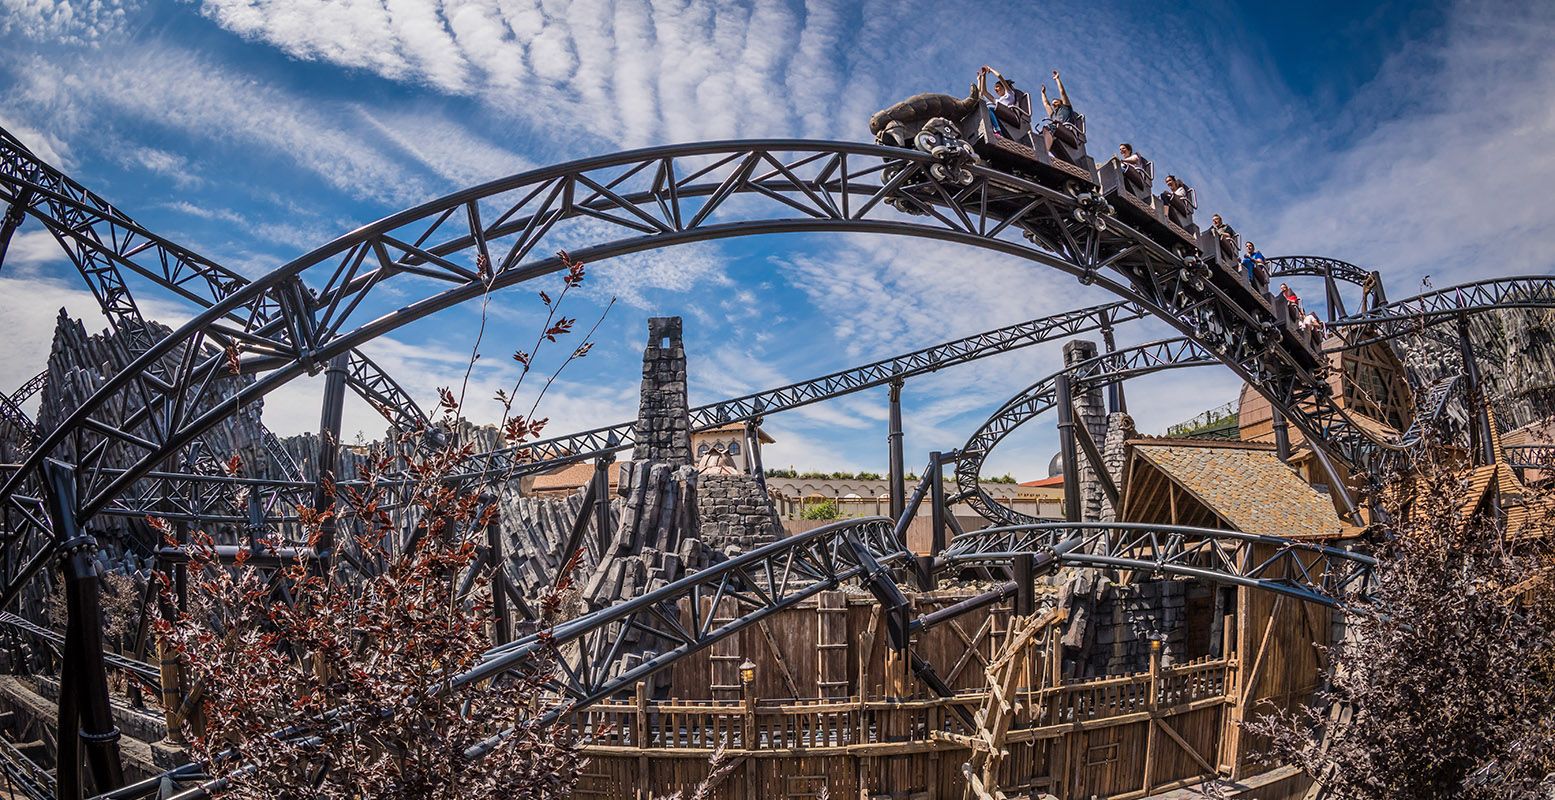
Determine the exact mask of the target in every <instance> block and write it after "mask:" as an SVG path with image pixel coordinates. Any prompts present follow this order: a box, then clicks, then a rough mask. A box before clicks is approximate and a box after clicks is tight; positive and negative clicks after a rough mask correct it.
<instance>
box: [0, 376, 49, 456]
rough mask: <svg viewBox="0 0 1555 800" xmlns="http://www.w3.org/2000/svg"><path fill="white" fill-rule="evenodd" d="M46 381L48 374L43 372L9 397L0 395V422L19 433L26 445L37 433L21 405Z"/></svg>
mask: <svg viewBox="0 0 1555 800" xmlns="http://www.w3.org/2000/svg"><path fill="white" fill-rule="evenodd" d="M48 380H49V372H48V370H44V371H42V372H40V373H38V374H37V375H34V376H32V377H31V378H28V379H27V382H26V383H24V384H22V385H21V386H20V387H18V388H17V390H16V391H14V392H12V393H11V395H10V396H9V397H7V396H5V395H0V420H4V421H5V422H7V423H9V424H10V425H11V427H12V428H14V429H15V430H17V431H20V432H21V433H22V435H23V436H24V437H25V442H26V443H28V444H30V443H31V442H32V438H33V436H34V435H35V434H36V433H37V432H38V425H37V423H35V422H33V421H32V417H29V416H27V412H25V411H23V410H22V403H25V402H27V400H28V399H29V398H31V397H32V396H33V395H34V394H37V393H38V390H39V389H42V388H43V384H45V383H47V382H48Z"/></svg>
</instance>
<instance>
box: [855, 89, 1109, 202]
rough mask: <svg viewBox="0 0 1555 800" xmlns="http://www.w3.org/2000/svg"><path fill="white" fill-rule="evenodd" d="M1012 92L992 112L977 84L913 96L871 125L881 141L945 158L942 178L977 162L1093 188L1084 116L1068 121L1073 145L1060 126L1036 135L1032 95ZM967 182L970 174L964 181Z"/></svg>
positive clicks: (1051, 184) (1076, 188)
mask: <svg viewBox="0 0 1555 800" xmlns="http://www.w3.org/2000/svg"><path fill="white" fill-rule="evenodd" d="M1015 94H1016V102H1015V103H1014V104H1013V106H1005V107H997V108H996V110H995V111H994V112H990V111H989V108H988V106H987V104H985V103H984V102H983V100H982V98H981V97H980V96H979V95H978V92H977V87H976V86H975V85H974V86H973V87H972V89H971V91H970V92H969V93H968V95H967V97H965V98H958V97H951V96H950V95H945V94H934V93H925V94H918V95H913V96H912V97H909V98H907V99H906V100H903V101H902V102H900V103H897V104H895V105H893V106H891V107H889V108H886V109H884V110H882V111H879V112H877V113H876V114H875V115H874V116H873V117H870V119H869V130H870V132H871V133H873V134H875V141H876V142H878V143H880V144H883V145H887V146H891V147H904V148H911V149H916V150H921V151H923V152H925V153H929V154H931V155H934V156H935V157H936V158H937V159H940V160H941V161H942V162H947V163H948V164H949V166H948V167H947V168H946V169H945V170H941V171H937V172H934V176H935V178H937V179H940V180H944V179H945V176H946V175H949V176H951V177H953V178H954V177H957V172H958V169H959V168H960V167H963V166H965V165H966V164H969V163H972V162H974V161H981V162H983V163H986V164H988V165H989V166H991V167H993V168H994V169H997V170H1000V171H1003V172H1008V173H1010V174H1012V175H1017V176H1019V177H1023V178H1027V179H1030V180H1033V181H1035V182H1037V183H1039V184H1041V185H1043V186H1046V187H1048V188H1051V189H1058V190H1062V191H1068V192H1069V193H1071V194H1079V193H1080V192H1082V191H1089V190H1091V189H1092V188H1094V186H1095V183H1096V178H1095V172H1094V169H1095V162H1093V161H1092V160H1091V159H1090V157H1089V156H1087V155H1085V145H1084V126H1085V120H1084V118H1083V117H1080V116H1079V115H1076V122H1077V123H1078V125H1077V126H1070V127H1073V128H1074V130H1076V131H1078V132H1079V137H1080V139H1079V142H1078V144H1077V145H1075V144H1070V143H1069V142H1068V141H1066V137H1067V138H1072V137H1071V136H1070V134H1071V133H1072V131H1068V130H1066V131H1062V132H1061V134H1062V135H1061V136H1058V137H1056V138H1055V135H1054V134H1052V133H1050V132H1043V133H1042V134H1041V135H1037V134H1035V133H1033V131H1032V128H1031V97H1030V95H1028V94H1027V93H1025V92H1022V91H1020V90H1016V91H1015ZM995 113H997V114H998V119H997V121H996V120H995V116H994V114H995ZM1050 142H1054V144H1050ZM963 150H966V151H970V153H969V154H970V155H971V156H972V158H970V159H967V158H965V155H964V154H963ZM1055 152H1057V153H1060V154H1061V155H1055ZM931 171H932V168H931ZM942 173H944V174H942ZM970 181H971V175H970V173H968V174H966V181H965V182H970Z"/></svg>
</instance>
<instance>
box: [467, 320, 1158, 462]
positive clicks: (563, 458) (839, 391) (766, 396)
mask: <svg viewBox="0 0 1555 800" xmlns="http://www.w3.org/2000/svg"><path fill="white" fill-rule="evenodd" d="M1145 314H1146V312H1145V311H1144V310H1143V309H1140V308H1139V307H1138V306H1136V305H1134V304H1132V303H1129V302H1126V301H1125V302H1116V303H1107V304H1104V305H1099V306H1091V307H1089V308H1081V309H1076V310H1074V311H1066V312H1064V313H1062V314H1054V315H1053V316H1049V317H1042V318H1040V319H1033V320H1027V321H1026V322H1019V323H1016V324H1014V325H1007V326H1005V327H1003V328H997V329H995V330H991V331H984V332H983V333H978V334H974V335H972V336H967V337H964V338H961V339H954V340H951V341H948V342H942V343H940V344H936V345H932V346H930V347H925V348H923V349H921V350H915V351H913V352H911V353H906V354H903V355H898V356H891V357H890V358H886V359H882V360H880V361H875V362H872V363H869V364H864V365H862V366H857V367H850V368H848V369H845V370H839V371H837V372H833V373H831V374H828V375H822V376H821V377H819V378H812V379H810V380H806V381H800V382H798V383H792V384H789V385H787V386H780V387H778V388H775V389H766V390H763V391H759V392H753V393H751V394H747V395H743V396H741V397H734V398H730V399H728V400H721V401H719V402H716V403H709V404H707V405H702V406H697V407H695V408H693V409H691V411H690V416H691V428H692V430H699V431H700V430H708V429H710V428H716V427H719V426H721V425H727V424H729V423H731V422H744V421H748V420H757V419H760V418H761V417H763V416H765V415H767V414H774V413H778V412H782V411H789V410H792V409H795V408H800V407H802V406H806V405H809V404H811V403H818V402H821V401H823V400H831V399H834V398H837V397H842V396H844V395H848V394H852V393H853V392H857V391H862V390H864V389H870V388H874V387H877V386H884V385H886V384H889V383H891V382H892V381H896V380H904V379H906V378H911V377H915V376H918V375H924V374H927V373H930V372H934V371H936V370H940V369H944V368H946V367H953V366H956V365H959V364H965V363H968V362H970V361H976V360H977V359H980V358H987V357H988V356H992V355H997V354H999V353H1007V352H1009V351H1011V350H1017V349H1020V348H1022V347H1029V346H1031V345H1035V344H1041V343H1043V342H1049V341H1053V340H1055V339H1059V338H1062V337H1066V336H1074V335H1077V334H1080V333H1085V332H1087V331H1093V330H1097V329H1101V328H1108V327H1111V326H1115V325H1118V324H1120V323H1123V322H1128V321H1131V320H1135V319H1139V318H1140V317H1143V316H1145ZM636 426H637V423H636V422H635V421H631V422H618V423H616V424H615V425H607V426H604V427H601V428H595V429H592V430H588V431H583V432H581V433H575V434H569V435H567V436H559V437H555V438H552V439H545V440H542V441H539V442H535V443H533V444H530V445H526V446H525V447H523V448H503V449H500V450H494V451H491V452H487V453H478V454H476V455H474V456H471V457H470V458H469V459H468V460H467V461H466V462H465V467H464V470H463V473H462V475H461V477H474V478H481V479H491V478H494V477H499V476H509V477H511V476H515V475H526V474H531V473H534V472H539V471H544V470H548V469H551V468H554V467H555V466H557V465H559V464H562V463H566V462H569V461H578V460H582V459H586V458H593V457H596V456H600V455H604V454H606V453H611V452H616V451H620V450H625V449H628V448H630V447H631V446H632V444H633V443H634V441H635V439H636Z"/></svg>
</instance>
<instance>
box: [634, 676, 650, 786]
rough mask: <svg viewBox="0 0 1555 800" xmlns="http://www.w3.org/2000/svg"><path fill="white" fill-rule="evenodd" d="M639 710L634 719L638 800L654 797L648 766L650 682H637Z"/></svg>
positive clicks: (637, 709)
mask: <svg viewBox="0 0 1555 800" xmlns="http://www.w3.org/2000/svg"><path fill="white" fill-rule="evenodd" d="M636 699H637V708H636V713H635V714H634V716H633V719H632V744H634V745H636V746H637V800H648V798H651V797H652V796H653V791H652V787H653V782H652V781H650V780H648V779H649V777H650V776H649V774H648V770H649V766H648V745H649V742H648V682H647V681H638V682H637V698H636Z"/></svg>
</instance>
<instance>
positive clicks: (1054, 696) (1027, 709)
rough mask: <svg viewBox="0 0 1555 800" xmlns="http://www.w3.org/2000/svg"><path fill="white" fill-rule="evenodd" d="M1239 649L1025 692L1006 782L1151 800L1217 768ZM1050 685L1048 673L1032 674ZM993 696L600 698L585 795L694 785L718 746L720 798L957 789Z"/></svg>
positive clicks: (911, 799)
mask: <svg viewBox="0 0 1555 800" xmlns="http://www.w3.org/2000/svg"><path fill="white" fill-rule="evenodd" d="M1236 670H1237V662H1236V660H1235V659H1232V658H1227V659H1216V660H1209V659H1204V660H1200V661H1196V662H1193V663H1189V664H1183V665H1180V666H1168V667H1161V666H1159V662H1158V661H1154V662H1153V663H1152V665H1151V669H1150V670H1149V671H1147V672H1142V673H1138V674H1133V675H1126V676H1120V677H1109V678H1105V679H1101V680H1090V681H1078V682H1069V683H1064V684H1062V685H1059V686H1054V687H1047V688H1025V689H1022V690H1020V691H1019V692H1017V695H1016V698H1017V703H1016V709H1017V710H1016V719H1017V723H1018V724H1017V729H1016V730H1013V731H1011V733H1010V734H1009V735H1008V736H1006V737H1005V740H1004V747H1005V749H1006V750H1007V751H1008V753H1009V756H1008V757H1007V758H1005V759H1004V762H1003V767H1002V768H1001V786H1002V787H1003V788H1004V789H1005V791H1007V792H1018V791H1027V790H1042V791H1049V792H1053V793H1055V794H1058V795H1059V796H1061V797H1082V798H1088V797H1091V796H1093V795H1095V796H1099V797H1112V798H1119V799H1120V800H1121V799H1123V798H1130V797H1142V796H1144V795H1146V794H1150V793H1152V792H1155V791H1162V790H1165V789H1168V788H1173V787H1177V786H1182V785H1185V784H1187V783H1191V782H1193V781H1196V780H1198V779H1199V778H1200V777H1201V776H1203V775H1206V774H1209V773H1213V772H1215V771H1216V766H1217V761H1218V760H1219V757H1220V752H1221V747H1222V741H1221V737H1222V731H1223V729H1224V723H1225V721H1226V714H1227V713H1228V710H1229V706H1230V705H1231V704H1232V703H1234V702H1235V700H1236V697H1237V691H1236ZM1031 683H1032V684H1033V685H1035V684H1040V683H1041V679H1040V678H1036V679H1035V680H1033V681H1031ZM984 700H985V694H983V693H981V692H978V693H963V694H958V695H956V696H955V697H952V698H942V699H929V700H901V701H895V700H868V701H866V700H851V701H846V702H838V701H829V700H817V701H803V702H794V701H786V702H777V701H757V700H756V699H754V698H752V697H748V698H746V699H745V700H739V701H704V702H694V703H688V702H655V701H650V700H649V699H648V697H647V695H646V691H645V690H643V689H639V691H638V694H637V697H636V699H635V700H634V701H626V702H622V701H613V702H604V703H599V704H596V705H594V706H592V707H590V708H589V709H588V710H587V711H586V712H584V713H582V714H580V715H578V716H577V717H576V718H575V719H574V722H573V724H574V725H575V726H576V728H577V730H578V731H579V732H580V733H581V732H585V731H587V732H591V733H592V734H593V736H592V743H591V744H590V745H589V746H588V747H587V748H586V750H587V752H588V754H589V756H590V761H589V766H588V767H587V768H586V770H585V773H584V775H583V780H582V784H581V785H580V787H579V789H578V791H577V793H576V796H578V797H609V798H634V799H635V798H646V797H650V796H655V795H658V794H667V793H670V792H673V791H675V790H678V789H683V788H689V787H691V786H694V785H695V784H696V783H697V782H698V781H700V780H702V779H703V778H704V777H705V776H706V775H707V774H708V772H709V759H711V758H712V757H713V754H714V753H715V752H717V751H720V750H721V751H722V754H721V756H720V758H722V759H724V760H725V761H727V762H728V763H729V764H731V765H732V766H733V769H732V770H730V771H729V772H728V773H727V774H726V775H725V777H724V778H723V779H722V780H721V781H720V782H719V784H718V785H717V787H716V790H715V792H714V793H713V796H714V797H717V798H726V799H727V800H780V799H783V800H786V799H787V798H796V799H797V798H813V797H817V796H819V793H820V788H821V787H822V786H824V787H825V788H826V791H827V793H828V794H829V795H830V796H831V797H832V798H856V797H867V798H903V799H904V800H917V799H919V798H921V799H922V800H934V799H936V798H959V797H961V796H962V792H963V787H964V785H965V782H964V780H963V778H962V775H961V765H962V763H963V762H965V761H966V760H967V759H968V757H969V755H970V752H971V751H970V741H971V739H972V738H973V737H974V735H975V731H974V730H973V729H972V728H970V727H969V726H968V725H967V724H966V722H965V721H964V719H965V717H964V716H963V715H967V716H970V715H971V714H975V713H976V712H977V710H978V709H979V707H981V706H982V705H983V703H984Z"/></svg>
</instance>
